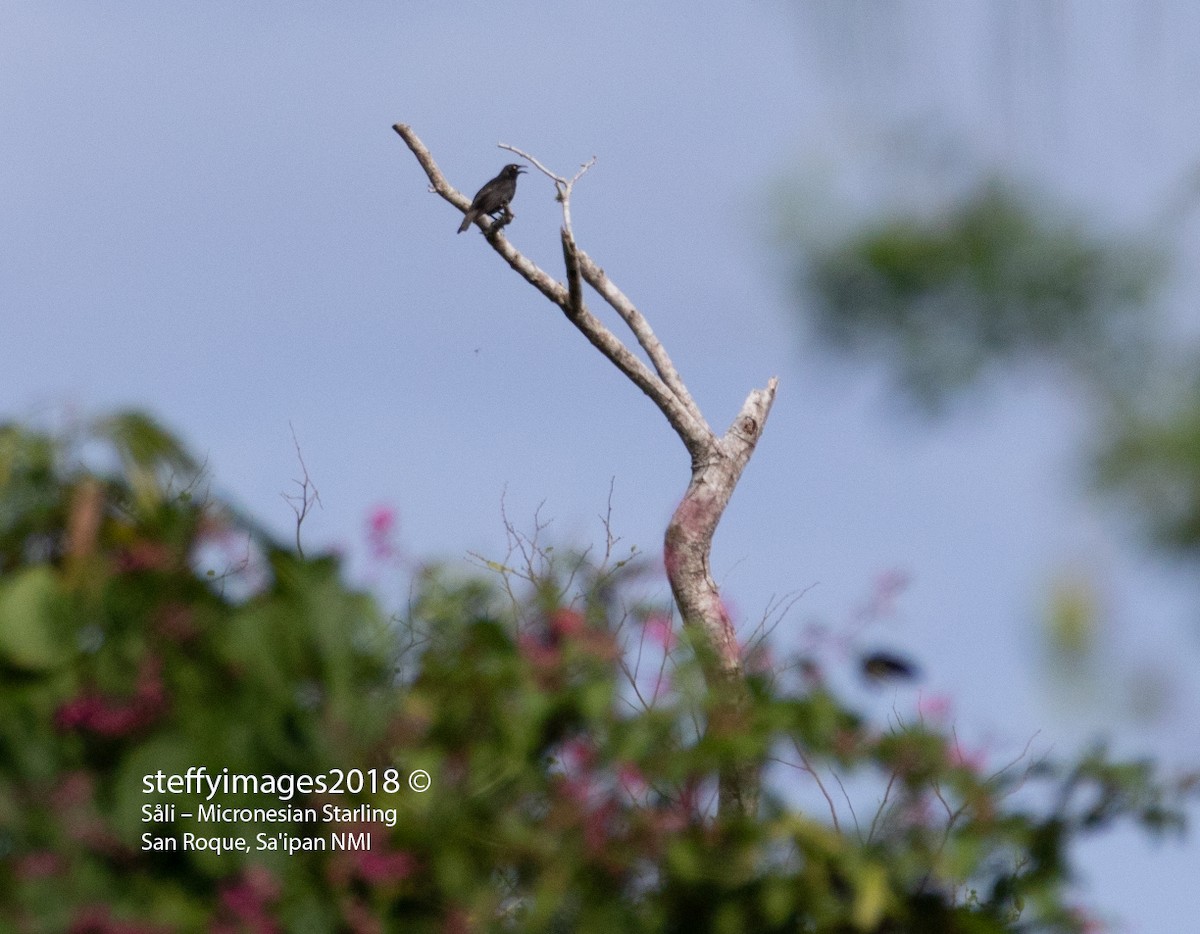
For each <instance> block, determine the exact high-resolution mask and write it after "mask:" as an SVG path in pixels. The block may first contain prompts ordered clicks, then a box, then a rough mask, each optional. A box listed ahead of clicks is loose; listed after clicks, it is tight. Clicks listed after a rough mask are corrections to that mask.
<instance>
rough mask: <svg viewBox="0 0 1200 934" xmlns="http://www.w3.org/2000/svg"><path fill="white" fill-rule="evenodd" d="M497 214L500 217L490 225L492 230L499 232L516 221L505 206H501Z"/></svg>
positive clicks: (514, 216)
mask: <svg viewBox="0 0 1200 934" xmlns="http://www.w3.org/2000/svg"><path fill="white" fill-rule="evenodd" d="M497 213H499V215H500V216H499V217H497V218H496V220H495V223H494V224H493V225H492V227H493V229H494V230H499V229H500V228H501V227H507V226H508V225H509V224H511V223H512V222H513V221H514V220H515V219H516V215H515V214H514V213H513V212H512V211H510V210H509V209H508V205H507V204H505V205H502V206H501V207H500V209H499V211H498V212H497Z"/></svg>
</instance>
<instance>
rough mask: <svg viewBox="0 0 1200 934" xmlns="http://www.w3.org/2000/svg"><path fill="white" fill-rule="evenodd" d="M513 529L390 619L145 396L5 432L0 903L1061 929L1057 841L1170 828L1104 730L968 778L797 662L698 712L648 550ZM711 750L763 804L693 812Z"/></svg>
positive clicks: (304, 923) (1065, 903)
mask: <svg viewBox="0 0 1200 934" xmlns="http://www.w3.org/2000/svg"><path fill="white" fill-rule="evenodd" d="M536 557H537V560H536V561H534V560H530V561H529V562H528V563H527V567H526V568H525V572H521V573H518V571H517V570H514V569H512V568H507V567H505V566H503V565H498V567H499V570H500V572H501V573H500V575H499V576H488V577H478V578H473V577H467V578H460V577H455V576H453V575H449V574H447V573H446V572H444V571H441V570H438V569H436V568H428V569H426V570H424V571H422V572H421V573H420V574H418V576H417V579H416V580H414V582H413V592H412V597H411V600H410V602H409V604H408V605H407V607H406V608H405V609H404V610H403V612H402V613H399V614H397V615H395V616H392V617H389V616H388V615H387V614H386V613H384V612H383V611H382V610H381V609H380V608H379V606H378V605H377V603H376V602H375V600H373V599H372V598H371V597H370V596H368V595H367V594H365V593H362V592H359V591H357V590H355V589H354V588H353V587H351V586H349V585H348V584H347V583H346V582H345V580H344V578H343V576H342V573H341V570H340V568H339V565H338V563H337V561H336V560H334V559H333V558H330V557H313V558H306V557H303V556H301V555H300V554H299V553H298V552H297V551H295V550H294V549H289V548H286V547H284V546H283V545H281V544H280V543H278V542H275V541H273V540H271V538H270V537H269V536H267V535H265V534H263V533H262V532H261V531H260V530H258V529H256V528H255V527H254V525H253V522H252V521H251V520H249V519H246V518H244V517H241V516H240V515H239V514H238V513H237V511H236V510H234V509H232V508H230V507H229V506H228V505H227V504H224V503H222V502H220V501H219V500H218V499H216V498H214V497H213V496H211V495H210V494H209V493H208V492H206V491H205V489H204V478H203V476H202V475H201V473H200V472H199V470H198V469H197V466H196V464H195V461H194V460H193V459H192V458H191V457H190V456H189V455H188V454H187V452H186V451H185V450H184V449H183V448H182V447H181V446H180V445H179V444H178V443H177V442H176V441H175V440H174V439H173V438H172V437H171V436H170V435H169V434H168V433H167V432H165V431H164V430H163V429H162V428H160V427H159V426H158V425H156V424H155V423H154V422H153V421H152V420H151V419H150V418H148V417H146V416H144V415H140V414H136V413H125V414H119V415H116V416H113V417H111V418H106V419H101V420H98V421H97V422H95V423H93V424H91V425H88V426H86V427H85V428H82V429H78V430H75V431H73V432H70V433H69V434H67V435H55V434H51V433H48V432H44V431H41V430H37V429H34V428H30V427H27V426H23V425H19V424H7V425H4V426H0V927H3V929H4V930H13V931H19V932H55V934H58V932H63V931H69V932H76V934H83V932H111V934H115V932H124V934H139V932H173V931H180V932H192V931H215V932H233V931H254V932H271V931H288V932H306V931H312V932H325V931H329V932H334V931H355V932H384V931H438V932H458V931H493V930H494V931H509V930H511V931H655V932H663V931H681V932H682V931H688V932H693V931H713V932H723V931H729V932H741V931H757V932H770V931H780V932H806V934H808V932H831V934H832V932H878V934H884V932H908V931H911V932H918V931H920V932H933V931H945V932H973V934H990V932H1015V931H1083V930H1086V929H1087V925H1088V924H1089V923H1090V920H1089V915H1088V914H1087V912H1086V910H1085V909H1083V908H1081V907H1079V906H1078V905H1076V904H1074V902H1073V901H1072V899H1071V897H1070V883H1071V880H1072V872H1071V860H1070V853H1071V846H1072V844H1073V843H1074V842H1075V841H1076V840H1077V839H1078V838H1079V837H1080V836H1081V835H1083V834H1086V833H1091V832H1095V831H1097V830H1101V829H1103V828H1106V827H1108V826H1110V825H1111V824H1112V822H1113V821H1115V820H1118V819H1121V818H1127V819H1132V820H1134V821H1137V822H1139V823H1141V824H1142V825H1143V826H1145V827H1146V828H1147V829H1148V830H1150V831H1153V832H1159V831H1162V830H1166V829H1169V828H1174V827H1177V826H1179V822H1180V819H1181V818H1180V814H1179V810H1178V807H1179V805H1180V803H1181V801H1182V797H1181V796H1182V795H1184V794H1185V793H1187V792H1188V790H1189V789H1190V788H1192V787H1193V786H1194V781H1193V780H1192V779H1189V778H1187V777H1184V778H1182V779H1180V780H1179V781H1177V782H1174V783H1163V782H1162V781H1160V780H1159V779H1157V778H1156V777H1155V776H1154V771H1153V769H1152V767H1151V766H1150V765H1149V764H1148V763H1113V762H1111V761H1109V760H1108V759H1107V758H1106V757H1105V756H1104V755H1103V754H1102V753H1101V752H1100V751H1097V752H1095V753H1090V754H1088V755H1085V756H1084V757H1082V758H1081V759H1080V760H1079V761H1077V762H1074V763H1066V764H1062V765H1054V764H1052V763H1049V762H1047V761H1041V760H1037V761H1027V760H1026V759H1024V758H1023V757H1021V756H1018V757H1017V758H1016V760H1015V761H1014V762H1013V763H1011V764H1010V765H1009V766H1008V767H1006V768H1002V769H999V770H998V771H995V772H992V773H984V772H982V771H981V770H980V768H979V767H978V766H976V765H974V764H973V763H972V762H971V760H970V757H967V756H964V755H963V754H962V752H961V750H960V749H959V747H958V743H957V739H956V737H955V736H954V733H953V728H952V726H948V725H946V724H941V723H936V722H926V720H924V719H923V718H918V719H916V720H914V721H913V722H903V721H901V720H900V719H898V718H893V719H891V720H890V721H889V722H888V723H885V724H874V723H871V722H869V721H868V720H867V719H865V718H864V717H863V716H862V715H860V714H858V713H856V712H855V711H853V710H851V709H850V708H849V707H847V706H846V705H845V704H844V703H843V702H841V701H840V700H839V699H838V698H837V697H836V696H834V695H833V694H832V693H831V692H830V691H829V690H828V689H827V688H826V687H824V686H823V684H824V681H823V679H822V678H821V677H820V672H819V671H818V670H815V669H814V667H813V665H811V664H808V665H797V666H794V667H787V668H783V669H780V670H762V671H761V672H760V673H759V674H757V675H755V676H753V678H752V681H751V688H752V691H751V693H752V697H753V703H752V709H751V711H750V715H749V719H748V720H747V723H748V724H749V727H748V728H744V729H739V730H737V731H722V730H720V729H705V728H703V724H704V723H705V719H706V711H708V710H711V709H715V708H714V698H713V697H712V695H711V694H709V693H708V691H707V690H706V689H705V688H704V686H703V684H704V682H703V679H702V677H701V676H700V674H699V670H698V665H697V663H696V658H695V655H694V653H693V652H692V651H691V650H690V648H689V646H688V644H687V642H686V640H685V639H683V638H681V637H680V636H679V634H678V633H676V632H675V630H674V628H673V624H672V620H671V616H670V614H669V613H668V612H667V611H666V610H665V609H664V608H663V607H661V606H657V605H655V604H654V603H653V601H646V600H644V599H640V598H637V596H636V592H635V589H633V588H631V584H632V583H633V582H634V581H635V580H636V578H637V576H638V575H639V574H644V573H646V569H645V568H641V567H639V566H638V563H637V561H636V560H628V561H625V562H611V561H608V560H605V561H601V562H594V561H591V560H589V559H588V557H587V556H586V554H578V553H569V552H568V553H564V554H558V553H553V552H552V550H551V549H549V548H547V549H544V550H539V551H537V553H536ZM526 572H527V573H526ZM517 585H520V586H517ZM793 672H796V674H794V675H793ZM730 762H752V763H756V764H760V765H761V764H765V763H767V762H771V763H773V766H772V772H771V774H772V775H773V776H774V779H773V781H772V782H770V783H769V786H768V792H769V794H768V797H767V800H766V802H765V804H764V807H763V809H762V811H761V813H760V814H759V815H757V816H756V817H755V818H754V819H745V818H738V817H736V816H726V817H721V818H716V817H713V816H712V809H711V802H712V797H713V793H714V792H713V789H714V776H715V775H716V774H717V772H718V771H719V769H720V768H722V767H723V766H726V765H728V764H729V763H730ZM201 768H203V769H204V770H205V774H207V775H208V776H211V777H219V776H227V775H228V776H252V777H255V778H256V779H258V780H260V782H259V787H258V788H257V790H244V789H243V790H240V791H236V792H229V791H225V790H218V791H217V792H216V793H215V794H214V795H213V797H212V800H211V802H208V803H211V804H214V805H217V806H221V807H235V808H263V809H275V811H276V815H275V816H274V817H266V816H263V817H260V818H257V819H255V820H246V819H241V820H237V821H228V822H226V821H217V820H213V819H211V817H210V818H205V816H204V815H203V813H202V812H201V809H200V807H199V805H200V804H203V803H205V800H204V799H205V797H206V795H204V794H200V793H198V792H196V791H192V792H190V793H187V792H185V793H176V792H171V791H170V790H163V788H162V787H161V786H154V784H153V783H154V781H156V779H155V776H159V775H160V773H161V775H162V776H165V777H169V776H172V775H174V776H186V775H188V774H192V773H194V772H195V770H197V769H201ZM422 775H424V776H427V784H422V782H421V781H420V780H419V779H420V778H421V776H422ZM299 776H310V777H322V778H324V779H328V780H329V781H328V782H327V783H326V785H325V787H324V788H320V787H317V786H315V785H313V786H312V787H308V788H301V787H299V786H298V785H296V784H295V782H294V779H296V777H299ZM843 777H845V778H847V779H849V778H850V777H854V778H855V779H866V782H867V783H866V786H862V785H861V784H859V783H857V782H856V784H855V785H854V786H852V787H867V788H869V791H867V792H865V793H863V794H862V795H861V796H860V799H859V800H857V801H855V800H854V799H852V798H851V797H850V796H849V795H848V793H847V792H845V787H844V786H843V791H842V792H841V794H845V795H847V797H846V798H845V803H846V807H847V808H853V809H854V810H853V811H852V812H851V813H853V814H854V815H855V816H854V819H853V821H851V820H850V815H849V814H847V813H843V809H842V807H841V805H840V804H838V803H837V801H840V800H841V799H840V798H839V799H836V800H835V798H834V797H833V796H832V795H830V794H829V793H828V792H827V790H826V788H827V787H832V785H833V784H837V785H842V780H843ZM148 779H149V781H150V783H151V789H150V790H148V789H147V780H148ZM268 779H269V780H270V781H268ZM335 779H336V781H334V780H335ZM157 780H158V781H161V780H162V779H161V778H159V779H157ZM410 782H411V784H410ZM311 784H312V783H310V785H311ZM803 789H808V791H809V792H810V797H811V798H812V799H813V800H814V801H816V802H818V803H820V802H824V803H823V804H820V806H819V807H817V808H815V809H813V810H811V811H809V810H801V809H799V808H798V807H797V804H796V801H797V793H798V792H799V791H801V790H803ZM167 805H175V807H174V809H173V810H168V809H166V806H167ZM156 807H157V808H158V809H157V810H155V809H156ZM326 807H332V808H334V812H333V813H334V814H335V815H343V814H347V812H348V816H346V818H345V820H343V821H332V820H331V819H330V818H328V817H326V816H325V815H326V812H325V810H324V809H325V808H326ZM309 808H312V809H314V812H315V813H316V814H317V815H319V816H317V818H316V819H315V820H313V819H311V818H310V817H308V816H306V809H309ZM147 809H149V812H150V813H147ZM362 809H366V810H362ZM342 832H347V833H353V834H355V835H357V834H364V835H365V837H362V838H359V839H360V840H362V841H368V842H366V845H362V846H357V847H346V848H342V849H338V848H334V847H333V845H332V843H331V840H332V837H333V834H335V833H342ZM188 834H192V835H195V837H199V838H215V839H216V840H217V841H219V842H220V843H221V846H220V851H218V850H217V849H214V848H213V847H208V848H203V849H197V848H185V847H184V846H183V845H180V844H181V843H182V842H184V841H186V840H187V839H188V837H187V835H188ZM260 834H261V835H262V837H260ZM238 837H242V838H245V839H246V841H247V846H246V848H245V849H244V850H240V849H237V848H236V845H235V844H233V843H232V842H231V841H233V840H234V839H236V838H238ZM264 839H265V843H266V844H270V843H271V841H276V845H275V847H274V848H272V847H271V846H269V845H264V842H263V840H264ZM169 841H175V843H176V845H174V846H172V845H171V844H170V842H169ZM231 847H235V848H232V849H231ZM289 850H290V852H289Z"/></svg>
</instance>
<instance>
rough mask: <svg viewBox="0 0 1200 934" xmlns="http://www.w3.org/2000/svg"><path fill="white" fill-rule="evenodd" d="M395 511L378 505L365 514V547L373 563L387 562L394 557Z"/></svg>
mask: <svg viewBox="0 0 1200 934" xmlns="http://www.w3.org/2000/svg"><path fill="white" fill-rule="evenodd" d="M396 522H397V520H396V510H395V509H393V508H392V507H391V506H384V505H379V506H376V507H375V508H373V509H372V510H371V511H370V512H369V513H368V514H367V545H368V547H369V548H370V549H371V557H372V559H374V560H375V561H387V560H388V559H390V558H394V557H395V556H396V543H395V540H394V539H395V533H396Z"/></svg>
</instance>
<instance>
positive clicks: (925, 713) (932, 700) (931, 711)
mask: <svg viewBox="0 0 1200 934" xmlns="http://www.w3.org/2000/svg"><path fill="white" fill-rule="evenodd" d="M953 706H954V702H953V701H952V700H951V699H950V698H949V697H947V696H946V695H945V694H930V695H928V696H926V695H924V694H922V695H921V696H920V698H918V700H917V716H919V717H920V718H921V719H922V720H924V719H926V718H928V719H930V720H945V719H947V718H948V717H949V716H950V710H951V709H952V708H953Z"/></svg>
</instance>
